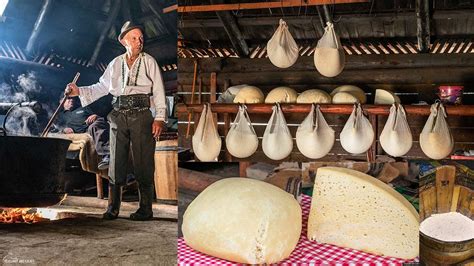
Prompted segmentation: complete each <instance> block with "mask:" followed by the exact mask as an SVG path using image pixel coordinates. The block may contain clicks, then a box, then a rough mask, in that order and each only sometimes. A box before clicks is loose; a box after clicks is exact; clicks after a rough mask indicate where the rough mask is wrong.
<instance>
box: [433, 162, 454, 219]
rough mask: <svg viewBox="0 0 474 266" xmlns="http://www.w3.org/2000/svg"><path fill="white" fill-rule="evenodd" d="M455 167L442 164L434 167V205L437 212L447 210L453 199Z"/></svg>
mask: <svg viewBox="0 0 474 266" xmlns="http://www.w3.org/2000/svg"><path fill="white" fill-rule="evenodd" d="M455 179H456V167H454V166H453V165H443V166H440V167H438V168H436V206H437V209H438V213H445V212H449V210H450V209H451V201H452V199H453V190H454V181H455Z"/></svg>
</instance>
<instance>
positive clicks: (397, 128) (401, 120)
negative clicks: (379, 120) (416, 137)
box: [380, 104, 413, 157]
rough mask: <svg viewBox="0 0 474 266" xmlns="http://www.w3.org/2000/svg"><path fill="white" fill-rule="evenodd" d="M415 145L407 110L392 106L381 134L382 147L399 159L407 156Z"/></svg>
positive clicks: (399, 106)
mask: <svg viewBox="0 0 474 266" xmlns="http://www.w3.org/2000/svg"><path fill="white" fill-rule="evenodd" d="M412 144H413V137H412V135H411V131H410V127H409V126H408V121H407V116H406V113H405V110H404V109H403V107H402V106H401V105H398V107H397V105H396V104H392V107H390V114H389V115H388V119H387V123H385V126H384V128H383V130H382V133H381V134H380V145H381V146H382V149H383V150H384V151H385V152H386V153H387V154H389V155H391V156H394V157H399V156H403V155H405V154H406V153H407V152H408V151H409V150H410V149H411V146H412Z"/></svg>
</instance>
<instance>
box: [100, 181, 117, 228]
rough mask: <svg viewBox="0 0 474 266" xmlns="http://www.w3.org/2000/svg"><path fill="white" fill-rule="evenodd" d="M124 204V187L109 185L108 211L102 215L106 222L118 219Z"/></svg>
mask: <svg viewBox="0 0 474 266" xmlns="http://www.w3.org/2000/svg"><path fill="white" fill-rule="evenodd" d="M121 202H122V186H118V185H114V184H112V183H109V199H108V203H109V204H108V207H107V211H106V212H105V213H104V214H103V215H102V219H104V220H114V219H117V217H118V215H119V211H120V203H121Z"/></svg>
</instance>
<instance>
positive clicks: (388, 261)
mask: <svg viewBox="0 0 474 266" xmlns="http://www.w3.org/2000/svg"><path fill="white" fill-rule="evenodd" d="M301 207H302V210H303V229H302V230H301V237H300V240H299V241H298V244H297V245H296V248H295V250H293V252H292V253H291V255H290V257H289V258H287V259H286V260H284V261H281V262H280V263H278V265H340V266H346V265H347V266H349V265H364V266H366V265H367V266H369V265H370V266H372V265H401V264H402V263H407V262H418V259H415V260H410V261H407V260H403V259H397V258H392V257H382V256H377V255H372V254H369V253H365V252H362V251H358V250H354V249H350V248H342V247H338V246H334V245H329V244H319V243H317V242H316V241H310V240H308V238H307V237H306V230H307V224H308V216H309V211H310V208H311V197H309V196H306V195H303V196H302V200H301ZM178 264H179V265H180V266H191V265H226V266H230V265H239V264H237V263H234V262H230V261H227V260H223V259H218V258H215V257H212V256H209V255H205V254H203V253H200V252H198V251H195V250H194V249H192V248H191V247H189V246H188V245H186V243H185V241H184V239H183V238H182V237H181V238H179V239H178Z"/></svg>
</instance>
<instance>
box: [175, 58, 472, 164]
mask: <svg viewBox="0 0 474 266" xmlns="http://www.w3.org/2000/svg"><path fill="white" fill-rule="evenodd" d="M194 60H195V59H180V61H179V64H178V65H179V73H178V94H181V95H182V97H183V99H184V101H185V102H186V103H190V102H191V101H190V99H191V98H190V96H191V89H192V83H193V71H194ZM197 66H198V68H197V70H198V72H197V73H198V75H197V82H196V92H197V91H198V90H199V81H201V84H202V86H201V90H202V92H203V95H202V102H208V101H210V94H209V92H210V83H211V73H216V84H217V89H216V92H217V93H218V94H219V93H221V92H223V91H225V89H226V88H227V87H229V86H232V85H239V84H250V85H254V86H257V87H259V88H260V89H262V91H263V92H264V93H265V94H266V93H268V92H269V91H270V90H271V89H273V88H275V87H277V86H289V87H292V88H294V89H295V90H297V91H298V92H303V91H304V90H306V89H311V88H318V89H323V90H326V91H327V92H330V91H331V90H332V89H334V88H335V87H337V86H339V85H344V84H352V85H357V86H359V87H361V88H362V89H364V91H365V92H366V93H367V96H368V103H373V93H374V91H375V89H377V88H385V89H390V90H392V91H394V92H396V93H397V94H398V95H399V97H400V98H401V100H402V103H403V104H412V103H417V102H419V101H425V102H427V103H429V104H431V103H433V102H434V101H435V100H436V99H437V95H436V93H437V88H438V86H439V85H440V84H451V85H455V84H459V85H464V86H465V89H464V94H463V103H464V104H465V105H466V106H468V107H467V108H469V109H470V108H471V107H472V108H474V56H473V55H472V54H403V55H358V56H347V57H346V67H345V69H344V71H343V72H342V73H341V74H340V75H339V76H337V77H335V78H326V77H323V76H321V75H320V74H319V73H317V71H316V69H315V67H314V64H313V58H312V57H300V58H299V59H298V61H297V62H296V64H295V65H293V66H292V67H290V68H288V69H279V68H277V67H275V66H273V65H272V64H271V63H270V61H269V60H268V59H242V58H225V59H224V58H205V59H198V60H197ZM197 99H198V97H197V96H195V98H194V103H198V102H197ZM471 105H472V106H471ZM228 116H229V117H228ZM305 116H306V114H302V113H285V117H286V120H287V123H288V124H289V128H290V131H291V132H292V135H293V137H294V136H295V132H296V129H297V126H298V125H299V124H300V123H301V122H302V121H303V119H304V117H305ZM217 117H218V118H219V122H220V123H219V131H220V134H221V135H222V136H224V135H225V127H224V126H225V125H224V122H225V121H224V120H227V121H229V120H233V119H234V117H235V116H233V115H232V114H231V115H224V114H222V113H221V114H218V115H217ZM325 117H326V119H327V121H328V122H329V124H330V125H331V126H332V127H333V128H334V130H335V131H336V139H337V142H336V144H335V145H334V148H333V150H332V151H331V152H330V154H329V155H328V156H326V157H324V158H322V159H321V160H325V161H328V160H340V159H360V160H364V159H366V158H367V157H366V155H365V154H361V155H355V156H354V155H349V154H347V152H345V151H344V150H343V149H342V147H341V146H340V143H339V141H338V138H339V133H340V131H341V130H342V128H343V126H344V123H345V122H346V120H347V118H348V117H349V115H338V114H325ZM250 118H251V120H252V122H253V123H254V124H255V125H254V128H255V130H256V132H257V135H258V136H259V137H262V136H263V132H264V130H265V124H266V123H267V121H268V119H269V118H270V114H250ZM194 119H196V121H197V119H198V117H197V115H195V117H194ZM194 119H192V121H194ZM386 119H387V116H385V115H382V116H377V118H376V120H377V123H376V127H377V128H378V129H377V132H378V134H380V132H381V131H382V129H383V126H384V124H385V121H386ZM408 119H409V124H410V127H411V130H412V133H413V137H414V143H413V147H412V149H411V151H410V152H409V153H408V154H407V156H406V157H407V158H423V157H424V155H423V153H422V151H421V149H420V148H419V144H418V141H417V140H418V137H419V133H420V132H421V130H422V128H423V125H424V123H425V121H426V119H427V116H420V115H409V117H408ZM179 120H180V124H179V133H180V136H181V137H180V145H181V146H182V147H191V139H190V138H188V139H186V138H185V135H186V129H187V125H186V124H187V120H188V115H187V113H180V114H179ZM191 123H192V122H191ZM448 123H449V125H450V127H451V131H452V133H453V135H454V139H455V141H456V146H455V149H474V133H472V132H473V129H474V117H472V116H454V115H453V116H449V117H448ZM374 125H375V121H374ZM192 129H193V127H191V135H192ZM377 138H378V136H377ZM260 140H261V139H260ZM223 141H224V138H223ZM223 143H224V142H223ZM223 147H225V145H223ZM376 154H377V155H383V154H384V153H383V151H382V149H381V147H380V145H377V150H376ZM221 159H225V160H230V159H232V160H235V158H230V157H229V155H225V152H224V151H223V156H221ZM245 160H246V161H256V160H258V161H265V160H268V158H266V156H265V155H264V154H263V152H262V151H261V147H259V149H258V151H257V153H256V154H254V155H253V156H252V157H250V158H247V159H245ZM285 160H292V161H293V160H297V161H308V160H309V159H307V158H305V157H304V156H303V155H301V154H300V153H299V152H298V150H297V148H296V143H295V145H294V152H293V153H292V154H291V155H290V156H289V158H287V159H285Z"/></svg>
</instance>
